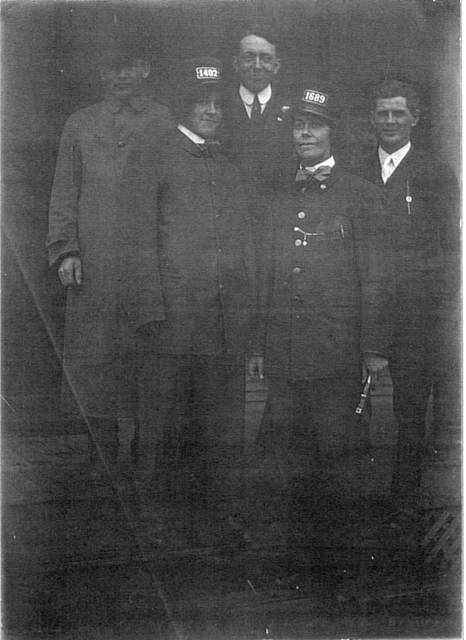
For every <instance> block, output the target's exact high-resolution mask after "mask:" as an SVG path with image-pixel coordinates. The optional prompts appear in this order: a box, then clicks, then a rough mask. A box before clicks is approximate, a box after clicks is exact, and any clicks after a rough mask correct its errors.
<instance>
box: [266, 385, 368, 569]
mask: <svg viewBox="0 0 466 640" xmlns="http://www.w3.org/2000/svg"><path fill="white" fill-rule="evenodd" d="M270 390H271V391H270V392H271V397H273V398H275V399H276V401H277V402H275V404H276V405H277V404H280V405H281V406H277V407H276V408H277V410H276V411H275V412H274V413H275V415H274V421H275V426H274V431H275V434H276V435H277V442H280V445H279V448H281V449H282V450H284V449H285V448H286V449H287V451H288V456H287V458H288V459H287V468H288V492H287V499H288V505H289V508H288V533H287V539H288V556H289V562H290V570H296V569H298V570H299V568H300V566H307V567H312V566H319V565H321V566H322V565H324V567H327V569H329V570H332V571H333V570H335V569H337V567H338V565H337V564H336V563H339V564H340V565H341V562H342V557H344V559H345V560H344V561H345V562H346V564H347V565H348V566H352V567H353V568H355V567H357V566H358V564H359V555H360V528H361V524H362V517H363V514H364V502H363V497H362V487H361V479H360V461H361V456H362V454H363V452H364V450H365V449H366V447H367V443H366V441H365V433H364V431H361V432H359V431H358V429H359V424H358V423H357V422H356V420H355V417H356V414H355V413H354V411H355V408H356V405H357V401H358V395H359V391H360V390H359V384H358V381H357V379H356V382H355V383H353V382H350V383H348V381H346V380H332V379H330V380H312V381H310V382H307V381H290V382H288V383H287V382H285V383H281V384H280V383H279V384H276V382H274V381H272V382H271V384H270ZM277 418H278V420H279V421H282V424H281V425H280V424H279V423H277ZM284 422H285V423H284ZM286 441H288V444H287V446H286V444H285V443H286Z"/></svg>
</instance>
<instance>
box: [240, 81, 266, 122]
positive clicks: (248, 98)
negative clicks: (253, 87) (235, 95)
mask: <svg viewBox="0 0 466 640" xmlns="http://www.w3.org/2000/svg"><path fill="white" fill-rule="evenodd" d="M239 95H240V97H241V100H242V101H243V104H244V106H245V108H246V111H247V112H248V116H249V117H251V109H252V103H253V102H254V95H255V94H254V93H253V92H252V91H249V89H246V87H243V85H242V84H241V85H240V87H239ZM271 97H272V87H271V85H270V84H269V86H268V87H265V89H262V91H260V92H259V93H258V94H257V99H258V100H259V102H260V105H261V113H262V111H264V109H265V105H266V104H267V102H268V101H269V100H270V98H271Z"/></svg>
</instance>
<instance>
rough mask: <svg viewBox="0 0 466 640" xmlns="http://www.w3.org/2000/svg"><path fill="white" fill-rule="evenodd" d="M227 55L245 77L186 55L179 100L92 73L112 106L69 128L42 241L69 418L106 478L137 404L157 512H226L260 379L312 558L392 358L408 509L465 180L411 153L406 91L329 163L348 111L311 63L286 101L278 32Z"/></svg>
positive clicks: (346, 500) (300, 545) (356, 457)
mask: <svg viewBox="0 0 466 640" xmlns="http://www.w3.org/2000/svg"><path fill="white" fill-rule="evenodd" d="M233 66H234V69H235V71H236V74H237V78H238V84H237V86H235V87H232V86H228V85H226V83H225V82H224V69H223V68H222V63H221V62H220V61H219V60H218V59H216V58H215V57H211V56H199V57H195V58H190V59H188V60H185V61H184V62H183V63H182V64H180V66H179V68H177V69H176V70H174V74H173V76H174V78H176V82H174V84H173V87H172V93H171V99H170V104H169V106H168V107H166V106H162V105H160V104H157V103H156V102H154V101H153V99H152V98H151V97H150V96H149V95H148V93H147V92H146V90H145V79H146V78H147V77H148V75H149V73H150V66H149V63H148V62H147V60H146V59H145V58H144V56H143V55H141V53H140V52H139V51H138V50H137V48H136V49H134V48H133V49H131V48H130V49H129V50H125V49H124V48H123V47H121V48H120V49H119V50H118V51H116V52H113V53H112V54H111V55H109V56H108V57H106V58H104V59H102V60H101V65H100V74H101V78H102V82H103V85H104V89H105V97H104V99H103V101H102V102H100V103H98V104H95V105H92V106H90V107H87V108H85V109H81V110H80V111H78V112H76V113H75V114H73V115H72V116H71V117H70V118H69V120H68V121H67V123H66V125H65V128H64V132H63V135H62V139H61V145H60V150H59V155H58V160H57V167H56V173H55V178H54V183H53V189H52V194H51V202H50V215H49V233H48V238H47V247H48V251H49V256H50V264H51V265H52V266H53V267H54V268H56V269H58V274H59V277H60V280H61V282H62V284H63V285H64V286H65V287H67V289H68V298H67V311H66V330H65V344H64V355H63V372H64V384H63V405H64V408H65V409H66V410H68V411H73V412H75V413H78V414H79V415H80V416H81V418H83V419H84V420H85V421H86V424H87V426H88V431H89V443H90V462H91V470H92V471H93V472H98V469H99V466H101V467H102V466H103V469H104V470H106V471H108V470H110V471H111V470H112V468H114V467H115V465H117V461H118V452H119V438H118V418H119V417H121V416H122V415H130V416H132V418H133V421H134V425H135V433H134V442H133V464H134V468H135V474H136V477H137V479H138V482H139V483H140V486H141V487H143V495H144V496H145V499H146V500H148V501H155V500H156V499H157V496H158V497H159V498H163V497H168V498H170V499H173V498H176V499H184V500H185V501H186V504H187V505H189V508H190V509H205V510H207V511H209V510H211V511H212V509H213V510H214V511H215V510H216V509H217V510H218V509H219V508H224V509H226V510H228V509H229V506H228V505H231V504H233V502H234V498H235V496H236V497H237V495H238V492H240V491H241V487H240V485H241V473H240V472H239V471H238V470H240V469H241V465H242V456H243V449H244V443H243V436H244V403H245V373H246V372H245V359H246V360H247V362H248V367H249V374H250V375H251V376H258V377H260V378H261V379H262V378H264V377H266V378H267V381H268V388H269V392H268V399H267V405H266V408H265V411H264V416H263V419H262V424H261V427H260V431H259V435H258V445H260V447H259V448H260V450H261V451H262V452H263V454H264V455H266V456H272V457H273V458H275V459H277V460H280V462H281V463H283V464H284V465H285V468H286V469H287V476H288V489H289V490H288V494H287V495H288V499H289V511H288V513H289V524H290V535H289V548H290V550H291V555H292V558H293V560H294V561H296V562H298V563H299V562H301V560H302V555H303V553H304V555H306V556H307V560H308V561H309V555H312V553H310V552H309V549H310V548H312V544H311V542H312V540H313V539H314V538H313V537H312V536H313V535H314V534H315V532H316V531H321V536H320V540H321V541H322V539H323V538H327V539H329V538H331V535H330V533H329V532H331V531H337V530H338V527H339V526H340V525H339V523H341V522H345V526H346V525H347V522H352V523H353V524H354V527H355V528H357V527H358V526H359V525H360V521H361V519H362V518H363V517H364V516H363V501H362V495H363V491H362V486H361V476H360V470H359V465H360V461H361V459H362V457H363V456H364V454H365V453H366V452H367V447H368V446H369V443H368V439H367V433H366V431H365V430H364V429H363V428H361V424H360V421H359V419H358V416H357V414H356V407H357V406H358V402H359V400H360V396H361V392H362V390H363V387H364V384H365V383H366V382H367V381H368V379H369V376H370V380H369V382H370V383H371V384H372V385H374V384H376V383H377V379H378V377H379V376H380V375H381V373H382V372H383V371H384V370H385V369H386V368H387V367H389V370H390V374H391V377H392V380H393V389H394V392H393V394H394V395H393V407H394V413H395V416H396V419H397V424H398V443H397V456H396V462H395V468H394V473H393V482H392V488H391V489H392V498H393V505H394V506H395V508H394V513H392V514H391V517H394V518H395V517H397V516H400V517H403V514H404V515H405V514H406V513H408V514H410V513H411V511H412V510H416V509H417V508H418V506H419V488H420V482H421V468H422V464H421V463H422V453H423V448H424V444H425V418H426V410H427V403H428V398H429V394H430V392H431V387H432V381H433V376H434V370H435V366H436V358H437V355H438V353H437V351H436V345H437V344H438V335H439V333H440V332H441V323H442V318H443V316H444V315H445V314H448V305H449V304H451V303H452V301H453V299H454V296H455V295H456V293H457V291H458V288H459V264H460V226H459V208H458V186H457V182H456V179H455V177H454V175H453V173H452V171H451V170H450V169H449V168H448V167H447V166H445V165H443V164H442V163H441V162H439V160H438V158H432V157H431V156H430V155H429V154H428V153H427V152H425V151H421V150H418V149H417V148H414V147H413V145H412V143H411V134H412V131H413V129H414V127H416V125H417V124H418V121H419V117H420V105H419V100H418V97H417V95H416V93H415V91H414V89H413V88H412V87H411V86H409V85H407V84H405V83H403V82H399V81H396V80H390V81H387V82H385V83H384V84H383V85H382V86H379V87H377V88H376V90H375V91H374V94H373V103H372V106H371V110H370V121H371V123H372V126H373V128H374V131H375V133H376V135H377V138H378V147H377V148H376V149H374V152H373V154H371V156H370V157H368V158H367V166H366V165H359V166H358V173H359V174H360V175H356V174H355V173H354V172H350V171H349V170H348V169H347V168H346V167H345V166H344V163H343V162H342V161H341V160H340V158H339V155H338V152H339V147H338V141H339V140H340V138H341V135H340V134H341V131H340V129H341V126H342V116H343V112H344V106H345V102H344V98H343V96H342V95H341V94H340V90H339V88H338V87H336V86H334V85H333V84H332V83H330V82H328V81H326V80H323V79H320V78H317V77H316V75H315V74H314V70H313V68H312V64H311V63H310V66H309V73H308V76H309V79H308V80H307V81H305V82H304V83H303V84H302V85H300V86H296V87H294V88H293V89H292V91H290V92H288V93H287V94H286V96H284V97H283V96H280V95H279V94H278V91H277V88H276V82H275V81H276V78H277V76H278V74H279V70H280V60H279V57H278V52H277V47H276V42H275V40H274V38H273V37H272V36H271V35H270V34H268V33H266V32H264V31H262V30H261V29H260V28H259V27H257V26H255V27H254V28H251V29H250V30H249V31H248V32H245V33H244V34H243V35H242V38H240V39H239V46H238V52H237V55H236V57H235V58H234V61H233ZM303 514H304V515H303ZM409 517H411V516H409ZM301 525H303V526H301ZM315 535H317V534H315ZM356 538H357V536H356ZM310 541H311V542H310ZM316 545H318V543H317V542H316ZM314 555H318V554H314Z"/></svg>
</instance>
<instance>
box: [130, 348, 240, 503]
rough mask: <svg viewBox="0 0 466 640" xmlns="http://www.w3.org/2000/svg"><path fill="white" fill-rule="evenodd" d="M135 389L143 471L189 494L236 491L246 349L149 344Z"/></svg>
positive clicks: (168, 487) (224, 495) (189, 496)
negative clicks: (214, 351) (205, 351)
mask: <svg viewBox="0 0 466 640" xmlns="http://www.w3.org/2000/svg"><path fill="white" fill-rule="evenodd" d="M140 396H141V413H140V433H139V451H140V460H139V463H140V465H139V466H140V468H141V470H142V472H143V473H144V474H145V475H146V478H147V479H148V480H150V478H151V477H152V476H154V477H155V480H156V482H157V483H158V486H162V485H163V486H164V487H165V490H166V491H167V492H168V493H170V494H171V495H173V496H174V497H178V498H181V499H183V498H184V499H186V500H188V501H190V500H191V499H193V500H197V501H199V500H204V499H210V500H226V499H227V498H228V496H229V494H230V493H231V492H233V493H234V491H235V482H236V480H238V479H239V478H240V476H241V473H240V470H239V468H238V465H239V464H240V462H241V453H242V448H243V439H244V401H245V365H244V356H236V357H231V356H227V355H225V354H222V355H219V356H208V355H196V354H192V355H172V354H164V353H158V352H157V351H156V350H152V351H151V350H148V351H147V352H146V354H145V359H144V365H143V371H142V375H141V379H140ZM216 492H217V493H218V495H217V498H215V494H216ZM230 497H231V496H230Z"/></svg>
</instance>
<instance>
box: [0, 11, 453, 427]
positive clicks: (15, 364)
mask: <svg viewBox="0 0 466 640" xmlns="http://www.w3.org/2000/svg"><path fill="white" fill-rule="evenodd" d="M1 14H2V28H3V32H2V33H3V38H2V40H3V50H2V53H3V82H2V98H3V102H2V108H3V110H2V111H3V122H2V125H3V136H2V170H3V191H2V193H3V201H2V212H3V215H2V222H3V235H2V238H3V252H2V292H3V313H2V322H3V351H2V365H3V398H4V402H3V416H4V418H6V419H4V425H6V426H8V424H9V421H8V419H7V418H8V417H14V422H15V424H16V425H17V424H18V421H17V419H18V417H19V418H21V417H22V418H25V417H27V420H26V421H24V420H22V421H21V420H20V422H21V424H22V425H27V426H26V428H27V429H34V428H35V427H38V426H39V425H40V424H43V420H44V417H45V418H47V420H48V421H49V423H53V422H54V421H55V422H57V421H58V420H59V387H60V366H59V359H58V354H59V352H60V336H61V333H62V330H63V319H64V315H63V314H64V302H65V297H64V293H63V291H62V290H61V288H60V286H59V283H58V279H57V277H56V274H55V273H52V272H51V271H50V270H49V268H48V264H47V256H46V251H45V247H44V242H45V236H46V232H47V210H48V204H49V196H50V189H51V183H52V179H53V172H54V166H55V161H56V154H57V150H58V143H59V137H60V133H61V130H62V127H63V124H64V122H65V120H66V119H67V118H68V116H69V115H70V114H71V113H73V112H74V111H75V110H76V109H79V108H81V107H85V106H87V105H89V104H91V103H93V102H95V101H97V100H99V99H100V97H101V92H100V86H99V80H98V74H97V71H96V60H97V56H98V53H99V51H100V50H101V48H102V47H103V46H104V45H105V43H106V42H107V41H108V39H109V37H110V34H111V33H112V31H113V30H114V29H115V25H117V26H124V27H125V28H127V29H129V30H130V31H132V32H133V33H134V34H136V35H137V37H140V38H141V39H142V40H143V41H144V43H145V45H146V47H147V50H148V52H149V56H150V59H151V63H152V73H151V78H150V80H151V86H152V88H153V90H154V92H155V94H156V96H157V97H158V99H159V100H160V101H162V102H163V101H164V100H166V97H167V88H168V86H169V85H168V81H169V79H170V77H171V75H173V74H176V68H177V61H179V60H181V59H183V58H184V57H186V56H189V55H193V54H198V53H209V54H213V55H217V56H219V57H220V58H221V59H222V60H223V62H224V64H225V67H226V70H227V71H228V72H229V73H230V74H231V78H232V80H234V77H233V76H234V73H233V70H232V66H231V62H232V58H233V55H234V54H235V50H236V46H237V42H238V33H239V30H240V29H241V28H242V25H243V24H244V23H247V22H249V21H256V20H258V19H260V20H263V19H266V20H267V21H268V22H269V23H270V24H271V25H272V27H273V28H274V29H275V30H276V31H277V33H278V35H279V42H278V46H279V53H280V58H281V60H282V69H281V72H280V77H281V79H282V82H283V83H284V84H285V86H292V85H293V83H294V82H296V81H297V80H299V79H300V78H302V77H316V76H320V77H326V78H329V79H331V80H333V81H334V82H337V83H338V84H340V86H341V87H342V88H344V90H345V91H346V94H347V97H348V110H349V124H350V127H349V135H350V141H352V143H353V146H352V148H353V150H354V151H355V153H354V154H353V155H354V157H353V160H356V161H357V153H356V149H357V148H358V147H360V146H362V147H366V146H367V145H369V144H370V143H371V142H372V139H371V134H370V129H369V127H368V123H367V109H368V104H367V96H368V92H369V88H370V87H371V86H372V85H373V84H375V83H377V82H379V81H381V80H383V79H384V77H386V76H387V75H388V76H390V77H395V78H398V79H402V80H407V81H411V82H414V83H416V85H417V87H418V88H419V90H420V93H421V96H422V100H423V116H422V121H421V123H420V125H419V126H418V128H417V130H416V138H415V142H416V143H419V144H422V145H424V146H430V147H432V149H433V150H434V152H435V153H436V154H438V156H439V157H441V158H443V159H444V160H447V161H448V162H450V164H451V165H452V166H453V168H454V170H455V171H456V173H457V175H458V176H459V175H460V173H461V171H460V157H461V153H460V151H461V149H460V28H461V27H460V3H459V1H453V0H308V1H301V2H298V1H289V0H280V1H276V0H268V1H266V2H256V1H254V0H251V1H247V2H246V1H236V2H232V1H227V0H225V1H220V0H218V1H215V2H201V1H194V2H178V1H176V0H171V1H165V2H157V1H155V0H153V1H151V2H145V3H137V2H132V3H110V2H104V1H100V2H96V3H93V2H86V3H74V2H53V3H42V2H32V1H30V2H23V1H15V2H2V6H1ZM39 428H41V427H39Z"/></svg>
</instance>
